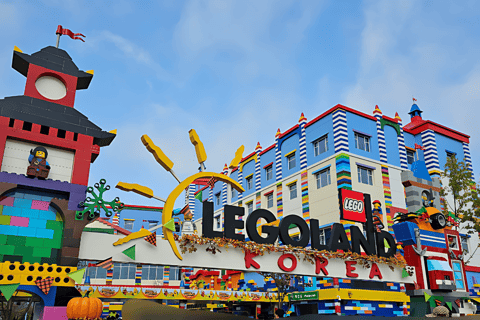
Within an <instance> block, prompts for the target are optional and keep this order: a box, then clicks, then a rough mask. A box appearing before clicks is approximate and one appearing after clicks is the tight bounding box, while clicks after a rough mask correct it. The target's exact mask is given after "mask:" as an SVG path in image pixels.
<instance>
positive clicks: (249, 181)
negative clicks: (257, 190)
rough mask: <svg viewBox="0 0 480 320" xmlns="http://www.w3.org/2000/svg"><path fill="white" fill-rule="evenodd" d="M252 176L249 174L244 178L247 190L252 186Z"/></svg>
mask: <svg viewBox="0 0 480 320" xmlns="http://www.w3.org/2000/svg"><path fill="white" fill-rule="evenodd" d="M252 178H253V176H250V177H248V178H247V179H246V180H247V190H250V189H252V187H253V179H252Z"/></svg>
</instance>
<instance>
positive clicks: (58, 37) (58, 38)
mask: <svg viewBox="0 0 480 320" xmlns="http://www.w3.org/2000/svg"><path fill="white" fill-rule="evenodd" d="M59 44H60V33H57V48H58V45H59Z"/></svg>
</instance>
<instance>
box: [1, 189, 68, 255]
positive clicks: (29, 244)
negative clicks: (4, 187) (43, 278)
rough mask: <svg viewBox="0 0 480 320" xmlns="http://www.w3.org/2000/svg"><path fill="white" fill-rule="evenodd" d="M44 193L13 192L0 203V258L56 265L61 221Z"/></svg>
mask: <svg viewBox="0 0 480 320" xmlns="http://www.w3.org/2000/svg"><path fill="white" fill-rule="evenodd" d="M52 198H53V197H52V195H49V194H48V193H46V192H31V193H30V192H19V191H17V192H13V193H9V194H7V196H6V197H4V198H3V200H1V201H0V259H1V260H2V261H10V262H13V261H19V262H22V263H23V262H30V263H35V262H38V263H48V264H56V263H58V262H59V261H58V259H59V251H60V248H61V247H62V239H63V225H64V223H63V221H62V218H61V216H60V214H59V213H58V212H57V210H55V208H53V207H52V206H50V201H51V199H52Z"/></svg>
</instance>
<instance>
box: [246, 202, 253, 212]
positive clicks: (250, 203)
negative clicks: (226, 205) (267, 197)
mask: <svg viewBox="0 0 480 320" xmlns="http://www.w3.org/2000/svg"><path fill="white" fill-rule="evenodd" d="M247 212H248V214H250V213H252V212H253V202H249V203H247Z"/></svg>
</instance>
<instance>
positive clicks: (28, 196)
mask: <svg viewBox="0 0 480 320" xmlns="http://www.w3.org/2000/svg"><path fill="white" fill-rule="evenodd" d="M23 198H24V199H29V200H42V196H41V194H39V192H36V193H25V194H24V196H23Z"/></svg>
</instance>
